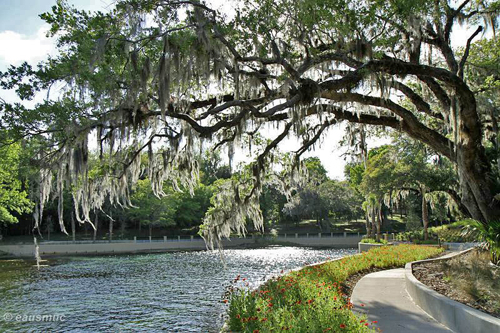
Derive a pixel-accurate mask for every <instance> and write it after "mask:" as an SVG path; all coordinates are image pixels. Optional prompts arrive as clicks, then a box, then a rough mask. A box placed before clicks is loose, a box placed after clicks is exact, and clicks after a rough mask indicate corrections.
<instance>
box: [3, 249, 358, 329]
mask: <svg viewBox="0 0 500 333" xmlns="http://www.w3.org/2000/svg"><path fill="white" fill-rule="evenodd" d="M354 252H355V250H339V249H324V250H315V249H308V248H299V247H267V248H263V249H245V250H225V251H224V262H222V261H221V258H220V255H219V254H218V253H217V252H215V253H214V252H206V251H200V252H176V253H162V254H144V255H122V256H99V257H70V258H61V259H56V260H51V261H49V262H48V264H49V266H48V267H43V268H41V269H40V271H38V270H37V269H36V268H35V267H33V266H32V265H33V262H31V261H30V262H28V261H21V260H17V261H0V332H40V331H57V332H103V331H106V332H128V331H133V332H137V331H144V332H152V331H167V332H218V331H219V329H220V327H221V326H222V324H223V322H224V313H225V309H226V307H227V305H225V304H224V303H223V302H222V299H223V295H224V292H225V290H226V288H227V287H228V286H229V285H231V281H232V280H233V279H234V278H235V277H236V276H237V275H238V274H241V277H242V278H243V277H244V278H246V279H247V281H248V282H249V284H250V285H249V287H251V288H252V287H257V286H258V285H259V284H261V283H262V282H264V281H265V280H266V279H268V278H270V277H271V276H273V275H278V274H280V272H281V270H284V271H285V272H286V271H288V270H291V269H294V268H298V267H301V266H304V265H306V264H308V263H315V262H320V261H324V260H327V259H329V258H330V259H334V258H338V257H342V256H345V255H350V254H353V253H354ZM16 315H21V316H24V319H23V318H20V320H18V321H16V320H15V319H16V318H15V316H16ZM36 315H57V316H64V321H56V322H41V321H39V320H40V319H39V318H40V317H38V319H37V317H35V316H36ZM27 316H31V317H28V318H26V317H27ZM12 317H14V319H12ZM26 319H28V320H30V321H26V322H25V321H23V320H26ZM37 320H38V321H37Z"/></svg>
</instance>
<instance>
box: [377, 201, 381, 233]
mask: <svg viewBox="0 0 500 333" xmlns="http://www.w3.org/2000/svg"><path fill="white" fill-rule="evenodd" d="M381 214H382V204H381V203H379V205H378V211H377V242H379V241H380V229H381V226H382V220H381V218H380V215H381Z"/></svg>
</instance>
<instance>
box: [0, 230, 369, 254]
mask: <svg viewBox="0 0 500 333" xmlns="http://www.w3.org/2000/svg"><path fill="white" fill-rule="evenodd" d="M360 240H361V236H358V235H356V234H353V235H346V234H344V235H343V236H342V235H341V236H333V237H332V236H328V237H325V236H323V237H318V236H317V235H316V236H315V237H309V236H308V235H307V237H299V236H298V235H291V236H279V237H273V238H270V237H265V238H261V237H258V236H257V237H246V238H231V240H224V241H223V246H224V247H225V248H231V247H239V246H245V245H254V244H259V243H266V244H288V245H299V246H311V247H336V248H349V247H356V246H357V245H358V242H359V241H360ZM205 249H206V245H205V242H204V241H203V240H202V239H199V238H194V239H186V240H184V239H182V240H168V241H152V242H149V241H146V242H144V241H140V242H136V241H133V240H129V241H126V240H125V241H113V242H95V243H93V242H90V241H89V242H74V243H73V242H41V243H40V244H39V252H40V255H41V256H51V255H57V256H59V255H75V254H78V255H85V254H109V253H115V254H116V253H136V252H167V251H183V250H205ZM34 251H35V246H34V245H33V244H17V245H16V244H14V245H0V253H6V254H7V255H10V256H14V257H33V255H34Z"/></svg>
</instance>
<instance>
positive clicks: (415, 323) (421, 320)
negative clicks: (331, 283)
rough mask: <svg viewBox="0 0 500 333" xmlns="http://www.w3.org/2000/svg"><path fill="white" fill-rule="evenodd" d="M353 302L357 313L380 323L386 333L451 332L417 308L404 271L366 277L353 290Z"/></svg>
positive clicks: (374, 325) (378, 273) (377, 325)
mask: <svg viewBox="0 0 500 333" xmlns="http://www.w3.org/2000/svg"><path fill="white" fill-rule="evenodd" d="M351 302H352V303H353V304H354V311H355V312H357V313H362V314H366V315H367V316H368V320H369V322H370V323H371V322H373V321H377V323H376V324H373V326H372V327H378V328H380V330H381V331H382V332H385V333H400V332H425V333H441V332H443V333H450V332H452V331H451V330H449V329H448V328H446V327H445V326H443V325H441V324H440V323H438V322H437V321H435V320H434V319H433V318H431V317H430V316H429V315H427V313H425V312H424V311H423V310H422V309H420V308H419V307H418V306H416V305H415V304H414V303H413V301H412V300H411V298H410V296H409V295H408V293H407V292H406V287H405V270H404V268H398V269H391V270H386V271H380V272H376V273H371V274H368V275H365V276H364V277H363V278H362V279H361V280H359V281H358V283H357V284H356V286H355V287H354V290H353V293H352V297H351Z"/></svg>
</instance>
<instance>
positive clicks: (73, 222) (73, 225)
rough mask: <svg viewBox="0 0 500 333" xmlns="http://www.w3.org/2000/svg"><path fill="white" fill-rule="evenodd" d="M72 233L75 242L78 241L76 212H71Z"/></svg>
mask: <svg viewBox="0 0 500 333" xmlns="http://www.w3.org/2000/svg"><path fill="white" fill-rule="evenodd" d="M71 234H72V236H73V242H75V241H76V225H75V214H74V213H71Z"/></svg>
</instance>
